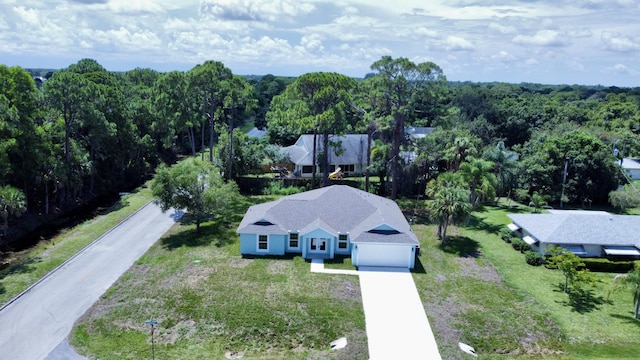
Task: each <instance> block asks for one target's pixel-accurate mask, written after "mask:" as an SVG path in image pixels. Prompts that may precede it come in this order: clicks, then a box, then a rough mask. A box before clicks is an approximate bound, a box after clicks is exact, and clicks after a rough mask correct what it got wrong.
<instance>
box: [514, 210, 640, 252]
mask: <svg viewBox="0 0 640 360" xmlns="http://www.w3.org/2000/svg"><path fill="white" fill-rule="evenodd" d="M507 216H508V217H509V219H511V221H512V223H511V224H509V225H508V227H509V229H511V231H514V232H516V233H517V234H518V235H519V236H521V237H522V239H523V240H524V241H525V242H526V243H527V244H529V246H531V248H532V249H533V250H535V251H537V252H538V253H540V254H542V255H544V254H545V252H546V251H547V249H549V247H550V246H552V245H555V246H560V247H563V248H565V249H567V250H569V251H571V252H573V253H574V254H576V255H578V256H582V257H632V258H640V216H632V215H613V214H610V213H608V212H604V211H570V210H566V211H563V210H551V213H550V214H511V215H507Z"/></svg>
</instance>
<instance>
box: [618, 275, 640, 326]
mask: <svg viewBox="0 0 640 360" xmlns="http://www.w3.org/2000/svg"><path fill="white" fill-rule="evenodd" d="M611 285H612V288H611V292H613V291H615V290H617V289H619V288H620V287H625V288H627V289H629V290H630V291H631V293H632V294H633V317H634V318H635V319H638V315H639V312H640V269H634V270H631V271H629V272H628V273H627V274H624V275H616V277H615V278H614V279H613V282H612V284H611Z"/></svg>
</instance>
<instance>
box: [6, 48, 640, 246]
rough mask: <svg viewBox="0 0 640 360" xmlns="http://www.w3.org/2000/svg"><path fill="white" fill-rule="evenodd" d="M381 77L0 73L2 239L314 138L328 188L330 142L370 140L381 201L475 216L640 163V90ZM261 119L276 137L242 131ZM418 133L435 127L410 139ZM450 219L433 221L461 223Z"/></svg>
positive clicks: (587, 196)
mask: <svg viewBox="0 0 640 360" xmlns="http://www.w3.org/2000/svg"><path fill="white" fill-rule="evenodd" d="M371 70H372V72H371V73H370V74H367V75H366V76H365V77H364V78H363V79H354V78H351V77H347V76H345V75H341V74H337V73H324V72H317V73H309V74H304V75H302V76H300V77H298V78H285V77H276V76H273V75H266V76H261V77H255V76H254V77H242V76H238V75H234V74H233V73H232V72H231V70H230V69H228V68H226V67H225V66H224V64H222V63H221V62H217V61H206V62H204V63H203V64H199V65H196V66H195V67H194V68H192V69H191V70H189V71H184V72H181V71H171V72H166V73H160V72H157V71H154V70H151V69H140V68H138V69H134V70H131V71H126V72H111V71H107V70H106V69H105V68H103V67H102V66H101V65H100V64H98V63H97V62H96V61H95V60H92V59H82V60H80V61H79V62H77V63H76V64H72V65H70V66H69V67H68V68H65V69H62V70H58V71H54V72H52V73H50V74H47V79H46V81H44V82H42V83H41V82H40V80H39V81H38V82H37V83H36V82H35V81H34V80H33V78H32V76H31V75H30V74H29V72H28V71H26V70H24V69H22V68H20V67H7V66H4V65H0V205H1V206H0V215H2V218H3V220H4V221H3V222H2V224H3V225H2V227H3V234H4V235H5V236H8V237H11V236H12V233H11V231H9V230H11V229H12V228H13V226H10V224H15V225H20V223H21V220H18V219H17V217H16V216H18V215H21V214H23V213H25V212H26V213H27V214H29V215H30V216H32V217H43V218H47V217H49V216H54V215H55V214H56V213H61V212H64V211H66V210H68V209H70V208H73V207H74V206H77V205H78V204H81V203H83V202H86V201H88V200H90V199H91V198H94V197H97V196H100V195H101V194H105V193H110V192H114V191H121V189H123V188H126V187H127V186H135V185H137V184H140V182H141V181H142V180H143V179H146V178H148V177H149V176H150V175H151V174H153V172H154V171H155V169H156V167H157V166H158V165H159V164H162V163H168V164H170V163H173V162H175V160H176V159H178V158H179V157H180V156H184V155H190V156H199V157H200V158H201V160H205V161H208V162H210V163H214V164H215V165H216V168H217V169H219V171H220V173H221V175H222V176H223V178H224V179H225V180H227V181H228V180H232V179H234V178H236V177H238V176H242V175H245V174H248V173H252V172H257V171H259V169H260V166H261V165H262V164H263V163H264V162H265V161H267V162H278V161H282V160H284V159H282V155H281V154H280V153H279V152H278V150H277V149H278V146H286V145H291V144H292V143H293V142H294V141H295V140H296V139H297V137H298V136H299V135H300V134H303V133H306V134H314V135H315V136H316V137H317V138H318V142H319V143H320V144H322V145H323V146H320V147H318V148H317V149H315V151H314V156H313V158H314V159H317V161H318V164H319V165H320V166H319V168H320V172H321V173H322V175H319V174H318V176H319V178H320V180H321V182H322V184H323V185H326V184H327V175H328V164H327V162H328V160H327V159H328V155H329V154H327V153H324V152H323V151H322V149H327V148H329V147H328V146H327V145H328V144H329V141H330V139H329V136H328V135H330V134H338V135H339V134H345V133H363V134H368V135H369V138H370V140H371V143H373V146H372V147H371V148H370V149H368V151H367V153H368V156H367V167H366V171H367V175H377V176H378V177H379V179H380V185H377V186H376V189H374V190H375V191H378V192H380V193H382V194H386V195H389V196H391V197H392V198H394V199H395V198H397V197H398V196H407V195H414V194H416V193H424V192H425V189H427V193H428V194H429V198H430V199H431V200H432V202H431V204H433V205H431V206H433V209H432V212H433V213H434V214H436V213H438V212H437V211H436V208H438V206H440V209H442V208H443V206H444V207H445V208H446V203H447V201H450V200H452V199H461V198H464V199H465V200H466V202H467V203H468V204H469V206H471V207H476V206H478V205H479V204H481V203H482V202H484V201H489V200H492V199H493V198H494V197H495V196H510V197H512V198H515V199H517V200H520V201H525V202H532V203H536V204H543V203H549V204H560V203H562V204H567V205H576V204H578V205H583V206H591V205H592V204H602V203H606V202H607V201H608V200H609V194H610V192H612V191H613V190H615V189H616V187H617V186H618V184H619V183H620V181H621V176H620V171H619V169H618V167H617V165H616V163H615V160H616V157H617V158H621V157H629V156H638V154H639V152H640V141H639V136H640V88H616V87H603V86H579V85H572V86H565V85H563V86H552V85H541V84H506V83H481V84H478V83H467V82H448V81H447V79H446V77H445V75H444V73H443V71H442V69H441V68H440V67H439V66H438V65H437V64H434V63H431V62H425V63H413V62H412V61H410V60H408V59H405V58H392V57H389V56H385V57H382V58H381V59H379V60H378V61H376V62H374V63H373V64H372V65H371ZM250 122H253V123H254V124H255V125H256V126H257V127H259V128H266V129H267V136H265V137H264V138H263V139H255V138H249V137H247V135H246V134H245V133H244V132H242V131H239V129H238V128H239V127H240V126H243V125H245V124H247V123H250ZM408 127H432V128H435V131H434V132H432V133H431V134H429V135H428V136H426V137H424V138H414V137H411V136H407V134H406V132H405V129H406V128H408ZM315 143H316V142H314V144H315ZM338 148H339V147H338ZM614 152H615V155H614ZM265 159H267V160H265ZM314 169H315V167H314ZM443 174H444V175H443ZM314 175H316V174H314ZM440 175H443V176H444V177H442V178H440ZM314 177H315V176H314ZM429 183H431V186H430V187H427V184H429ZM438 184H439V185H438ZM366 186H367V188H368V187H369V182H368V176H367V185H366ZM443 189H449V190H446V191H445V190H443ZM451 189H453V190H451ZM374 190H372V191H374ZM631 193H632V194H633V192H631ZM436 199H440V200H439V205H438V206H436V205H437V204H436V203H437V201H435V200H436ZM618 203H624V202H618ZM625 204H626V203H625ZM631 204H633V201H631ZM626 206H629V205H626ZM466 207H467V206H462V208H466ZM449 210H451V211H453V213H450V211H442V212H441V213H439V215H438V216H439V217H440V218H442V217H444V218H448V219H453V217H454V216H453V215H455V213H456V211H455V209H453V208H450V209H449ZM18 228H19V226H18ZM442 230H445V233H446V229H442Z"/></svg>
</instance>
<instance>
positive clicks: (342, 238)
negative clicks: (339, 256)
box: [338, 234, 349, 249]
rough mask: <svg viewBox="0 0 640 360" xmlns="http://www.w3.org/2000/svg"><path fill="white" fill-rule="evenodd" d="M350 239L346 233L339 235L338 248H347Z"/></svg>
mask: <svg viewBox="0 0 640 360" xmlns="http://www.w3.org/2000/svg"><path fill="white" fill-rule="evenodd" d="M348 242H349V241H348V239H347V235H346V234H340V235H338V249H346V248H347V245H348Z"/></svg>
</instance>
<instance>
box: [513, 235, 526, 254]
mask: <svg viewBox="0 0 640 360" xmlns="http://www.w3.org/2000/svg"><path fill="white" fill-rule="evenodd" d="M511 247H513V248H514V249H515V250H518V251H520V252H525V251H527V250H529V249H531V248H530V247H529V244H527V243H526V242H524V240H522V239H520V238H517V237H514V238H512V239H511Z"/></svg>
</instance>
